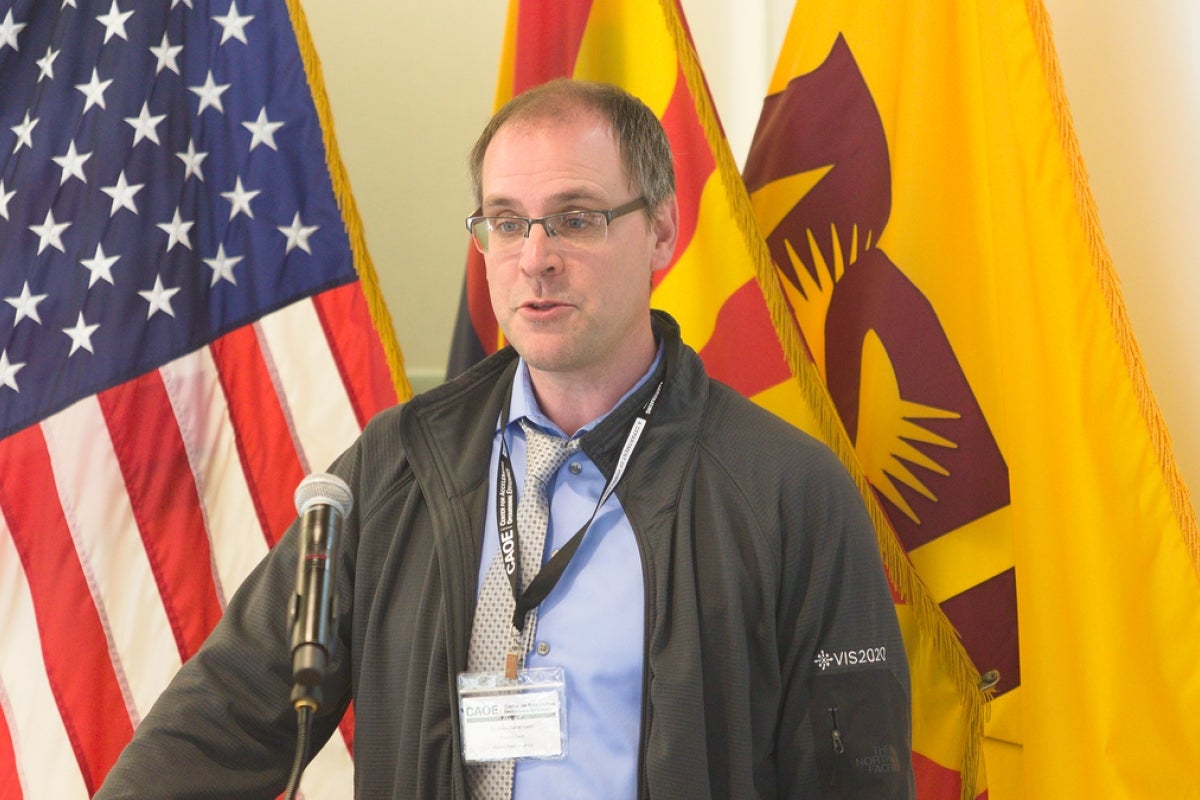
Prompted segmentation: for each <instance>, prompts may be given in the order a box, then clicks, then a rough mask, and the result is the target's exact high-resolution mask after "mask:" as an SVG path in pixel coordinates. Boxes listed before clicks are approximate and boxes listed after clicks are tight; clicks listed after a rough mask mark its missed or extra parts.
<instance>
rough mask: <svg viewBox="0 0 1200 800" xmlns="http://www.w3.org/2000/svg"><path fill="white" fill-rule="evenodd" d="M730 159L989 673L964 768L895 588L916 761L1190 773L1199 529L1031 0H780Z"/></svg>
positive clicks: (1180, 786)
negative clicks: (786, 6) (763, 82)
mask: <svg viewBox="0 0 1200 800" xmlns="http://www.w3.org/2000/svg"><path fill="white" fill-rule="evenodd" d="M745 179H746V183H747V187H748V189H749V191H750V193H751V197H752V199H753V205H754V208H755V212H756V214H757V217H758V219H759V223H760V225H761V227H762V231H763V235H764V236H765V237H766V239H767V242H768V245H769V248H770V252H771V257H772V260H773V262H774V264H775V266H776V276H775V281H774V282H773V283H772V282H765V283H764V290H765V293H766V295H767V297H768V302H769V303H770V305H771V306H772V308H773V310H775V311H776V312H777V318H778V317H783V316H787V317H791V318H792V319H794V320H795V323H796V324H797V325H798V326H799V328H800V330H801V331H802V333H803V339H804V342H805V343H806V344H807V350H808V352H809V353H811V355H812V358H813V361H814V362H815V367H816V370H817V371H818V372H819V374H820V376H821V378H822V380H823V381H824V382H825V384H826V386H827V387H828V391H829V396H830V399H831V401H832V403H833V406H834V407H835V409H836V412H837V416H838V420H839V422H840V425H841V426H842V427H843V428H844V429H845V431H846V434H847V436H848V437H849V440H850V441H851V442H852V445H853V452H854V456H855V458H856V459H857V461H858V462H859V464H861V467H862V470H863V474H864V475H865V476H866V477H867V479H868V481H869V483H870V489H869V494H868V496H869V497H870V498H873V499H874V502H875V503H876V504H877V506H878V508H880V509H881V510H882V511H883V512H884V515H885V520H884V524H885V525H886V526H887V527H889V528H890V529H891V530H892V531H894V532H895V535H896V537H897V539H898V541H899V542H900V544H901V545H902V547H903V549H904V551H905V554H906V556H907V559H908V560H909V561H910V562H911V564H912V566H913V567H914V568H915V570H916V573H917V574H918V575H919V578H920V582H921V584H922V585H923V586H924V587H926V588H927V590H928V592H929V594H930V596H931V597H932V599H934V600H935V601H936V603H937V607H938V609H939V611H940V612H941V613H942V614H944V617H945V619H946V620H947V621H948V622H949V623H950V625H952V626H953V632H952V634H951V636H952V637H954V638H955V639H956V640H957V641H960V642H961V645H962V647H963V649H964V650H965V653H966V655H967V656H968V657H969V659H970V663H971V664H972V665H973V667H974V671H976V672H977V673H979V674H980V675H981V677H982V679H983V681H984V685H985V686H987V687H988V692H989V697H990V701H989V704H988V705H989V708H988V715H989V716H988V721H987V725H986V728H985V731H986V738H985V739H984V741H983V752H984V754H985V763H986V782H985V781H984V780H983V774H984V772H983V770H982V769H981V768H980V767H981V765H978V764H976V763H974V758H973V756H972V754H973V753H975V751H976V750H977V749H978V744H977V743H976V741H975V740H976V737H977V735H978V733H977V731H975V730H971V729H970V728H962V727H961V726H959V727H956V726H954V725H953V724H951V723H952V722H953V719H954V716H955V714H954V707H953V701H952V699H951V698H950V696H949V695H942V699H936V698H937V697H938V696H939V694H938V691H939V690H938V689H937V686H938V681H937V680H936V679H931V677H930V676H929V675H927V674H925V671H924V666H925V662H924V660H923V658H922V657H921V650H920V648H916V649H914V648H913V647H912V646H911V645H912V642H913V640H910V639H908V638H907V629H908V626H909V625H911V624H912V622H913V621H914V619H915V618H916V617H919V616H920V610H919V609H917V610H916V613H915V614H914V613H912V612H913V609H910V608H908V607H907V606H901V619H902V622H903V623H904V624H905V626H906V642H909V644H910V660H911V661H912V663H913V690H914V746H915V748H916V749H917V751H918V754H917V755H916V756H914V762H915V763H916V765H917V771H918V780H919V782H920V783H924V784H925V785H929V784H930V783H931V782H935V781H944V782H945V784H946V785H947V786H950V785H951V784H952V783H953V782H954V772H955V771H956V770H957V769H959V768H960V767H959V765H960V764H961V765H962V768H963V769H964V770H971V769H976V770H978V772H977V774H978V775H979V779H978V780H976V781H975V783H974V786H973V787H972V785H971V783H972V781H971V780H969V779H968V780H963V781H962V787H961V789H962V794H963V796H964V797H969V796H972V794H973V793H974V792H978V791H982V790H983V787H984V785H985V783H986V787H987V794H988V796H989V797H990V798H992V800H1009V798H1013V799H1016V798H1021V800H1024V799H1025V798H1035V799H1038V798H1047V799H1049V798H1063V797H1088V798H1130V797H1137V798H1168V797H1170V798H1175V797H1189V796H1200V793H1198V790H1197V786H1200V783H1198V782H1197V780H1196V778H1195V774H1194V769H1193V767H1192V762H1194V760H1195V757H1196V755H1197V754H1200V726H1197V725H1196V724H1195V710H1196V709H1197V708H1200V670H1197V668H1196V665H1197V663H1200V579H1198V577H1197V574H1198V573H1197V568H1198V565H1200V558H1198V554H1200V537H1198V536H1197V526H1196V521H1195V516H1194V513H1193V510H1192V507H1191V504H1190V500H1189V499H1188V494H1187V491H1186V489H1185V488H1184V486H1183V484H1182V481H1181V480H1180V477H1179V474H1178V470H1177V469H1176V466H1175V463H1174V458H1173V456H1172V454H1171V451H1170V447H1169V444H1168V439H1167V435H1166V431H1165V429H1164V427H1163V422H1162V420H1161V418H1160V415H1159V413H1158V409H1157V407H1156V405H1155V403H1154V399H1153V396H1152V395H1151V393H1150V391H1149V388H1148V386H1147V385H1146V378H1145V374H1144V370H1143V367H1142V364H1141V361H1140V358H1139V356H1138V352H1137V345H1136V342H1135V341H1134V339H1133V334H1132V331H1131V330H1130V328H1129V323H1128V320H1127V319H1126V317H1125V312H1124V307H1123V303H1122V300H1121V296H1120V293H1119V291H1118V289H1117V287H1116V281H1115V277H1114V273H1113V270H1112V265H1111V263H1110V260H1109V256H1108V253H1107V251H1106V249H1105V247H1104V243H1103V237H1102V236H1101V233H1100V230H1099V226H1098V223H1097V218H1096V212H1095V208H1094V205H1093V202H1092V199H1091V195H1090V192H1089V189H1088V186H1087V181H1086V176H1085V175H1084V172H1083V168H1082V163H1081V160H1080V157H1079V153H1078V149H1077V145H1076V142H1075V137H1074V133H1073V130H1072V126H1071V120H1070V116H1069V113H1068V109H1067V106H1066V100H1065V95H1064V93H1063V89H1062V85H1061V78H1060V76H1059V73H1058V66H1057V61H1056V58H1055V53H1054V47H1053V42H1052V40H1051V36H1050V32H1049V26H1048V19H1047V16H1046V12H1045V9H1044V8H1043V6H1042V3H1041V2H1040V0H970V1H969V2H955V3H930V2H924V1H922V0H908V1H907V2H905V1H904V0H901V1H900V2H896V0H888V1H887V2H884V1H883V0H879V1H878V2H873V1H872V0H853V2H851V1H850V0H840V1H839V0H835V1H834V2H828V0H826V1H825V2H819V3H818V2H803V1H802V2H799V3H797V5H796V8H795V11H794V15H793V17H792V22H791V25H790V27H789V30H788V32H787V36H786V39H785V42H784V45H783V49H782V52H781V54H780V57H779V62H778V65H777V68H776V71H775V75H774V77H773V79H772V81H771V85H770V88H769V90H768V93H767V97H766V100H765V102H764V105H763V112H762V116H761V118H760V121H759V126H758V130H757V132H756V135H755V139H754V143H753V145H752V147H751V152H750V155H749V157H748V159H747V163H746V168H745ZM781 311H782V312H783V313H780V312H781ZM931 700H932V702H930V701H931ZM943 723H946V724H943ZM964 776H965V772H964ZM922 796H925V795H922Z"/></svg>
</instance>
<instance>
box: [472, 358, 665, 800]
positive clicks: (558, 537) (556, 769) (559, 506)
mask: <svg viewBox="0 0 1200 800" xmlns="http://www.w3.org/2000/svg"><path fill="white" fill-rule="evenodd" d="M661 360H662V347H661V346H660V347H659V352H658V355H657V356H656V357H655V359H654V363H653V364H652V365H651V366H650V369H649V370H647V372H646V374H645V375H643V376H642V378H641V379H640V380H639V381H638V382H637V385H635V386H634V387H633V388H632V389H630V390H629V392H627V393H626V395H625V396H624V397H622V398H621V400H620V401H618V402H617V405H620V403H621V402H623V401H624V400H625V399H626V398H627V397H629V395H631V394H633V392H635V391H636V390H637V389H638V388H639V387H640V386H642V384H644V383H645V382H646V381H647V380H649V379H650V376H651V375H653V374H654V371H655V370H656V369H657V368H658V364H659V362H660V361H661ZM615 407H616V406H614V408H615ZM605 416H607V413H606V414H605V415H604V416H601V417H599V418H597V419H595V420H592V421H591V422H590V423H588V424H587V425H585V426H584V427H583V428H582V429H581V430H580V431H579V432H578V433H577V434H576V436H577V437H578V436H582V435H583V434H584V433H586V432H587V431H589V430H591V429H592V428H594V427H595V426H596V425H597V424H599V423H600V421H601V420H603V419H604V417H605ZM522 417H526V418H528V419H529V420H530V421H531V422H533V423H534V424H536V425H537V426H538V427H540V428H542V429H543V430H545V431H547V432H549V433H555V434H557V435H559V436H563V437H564V438H566V436H565V434H564V433H563V431H561V430H559V428H558V427H557V426H556V425H555V424H554V423H553V422H551V421H550V420H549V419H548V418H547V417H546V416H545V415H544V414H543V413H542V411H541V409H539V408H538V405H537V400H536V398H535V397H534V394H533V386H532V384H531V383H530V380H529V369H528V367H526V365H525V361H524V359H522V360H521V361H520V362H519V363H518V364H517V373H516V377H515V379H514V381H513V389H512V401H511V404H510V407H509V413H508V420H509V422H508V424H507V426H506V428H505V430H504V431H503V433H504V435H505V436H506V437H507V442H506V443H507V446H508V452H509V457H510V458H511V459H512V468H513V473H514V477H515V479H516V482H517V497H518V498H519V497H520V492H521V487H522V484H523V482H524V475H525V435H524V432H523V431H522V430H521V426H520V424H519V420H520V419H521V418H522ZM653 424H654V422H653V418H651V421H650V425H653ZM500 434H501V431H500V429H499V420H497V428H496V436H495V441H494V442H493V444H492V460H491V471H490V478H489V482H490V486H491V488H490V491H489V492H488V510H487V517H486V525H485V528H484V536H483V553H482V556H481V560H480V568H479V586H478V587H476V592H477V594H478V590H479V588H482V586H483V578H484V576H485V575H486V574H487V567H488V565H489V564H491V562H492V558H493V557H494V556H495V553H496V550H497V548H498V547H499V533H498V531H497V528H496V486H495V484H496V464H497V463H498V460H499V457H500ZM633 458H635V459H636V458H637V451H636V450H635V451H634V455H633ZM604 486H605V479H604V475H603V474H601V472H600V470H599V468H597V467H596V465H595V464H593V463H592V461H591V459H589V458H588V457H587V455H586V454H584V453H583V452H582V451H580V452H578V453H576V454H575V455H573V456H571V457H570V458H569V459H568V460H567V462H566V463H565V464H564V465H563V466H562V467H560V468H559V470H558V472H557V474H556V475H555V476H554V478H553V479H552V481H551V483H550V486H549V489H548V491H549V492H550V524H549V528H548V529H547V532H546V552H545V558H547V559H548V558H549V557H550V554H551V553H553V552H554V551H555V550H557V549H558V548H560V547H562V546H563V545H565V544H566V543H567V542H568V541H569V540H570V539H571V537H572V536H574V535H575V532H576V531H578V530H579V528H580V527H582V526H583V524H584V523H585V522H587V520H588V517H590V516H591V515H592V511H593V509H595V507H596V502H597V501H598V500H599V499H600V495H601V494H602V493H603V492H604ZM645 614H646V611H645V586H644V584H643V575H642V560H641V553H640V551H639V550H638V545H637V541H636V539H635V538H634V534H633V528H631V527H630V525H629V520H628V519H627V518H626V516H625V512H624V510H623V509H622V508H621V503H620V501H619V500H617V496H616V494H615V493H614V494H612V495H610V496H609V498H608V499H607V500H606V501H605V503H604V505H603V506H602V507H601V508H600V510H599V512H598V513H597V514H596V519H595V520H594V521H593V522H592V524H591V527H589V528H588V531H587V533H586V534H585V535H584V537H583V541H582V543H581V544H580V547H579V550H578V551H576V553H575V557H574V558H572V559H571V563H570V564H569V565H568V566H567V569H566V571H565V572H564V573H563V575H562V578H561V579H560V580H559V582H558V584H557V585H556V586H555V587H554V591H552V592H551V593H550V596H549V597H547V598H546V600H545V601H544V602H543V603H542V604H541V606H539V607H538V620H537V637H536V639H535V640H534V641H535V644H534V649H533V652H531V653H530V654H529V655H528V657H527V658H526V661H525V666H526V667H527V668H532V667H548V666H559V667H562V668H563V670H564V672H565V673H566V680H567V757H566V758H565V759H562V760H556V761H541V760H526V761H518V762H517V764H516V770H515V774H514V779H513V797H514V798H517V800H520V798H534V797H536V798H542V797H555V798H600V797H603V798H622V797H629V798H632V797H636V796H637V765H638V745H639V740H640V736H641V721H642V672H643V663H642V655H643V640H644V631H645Z"/></svg>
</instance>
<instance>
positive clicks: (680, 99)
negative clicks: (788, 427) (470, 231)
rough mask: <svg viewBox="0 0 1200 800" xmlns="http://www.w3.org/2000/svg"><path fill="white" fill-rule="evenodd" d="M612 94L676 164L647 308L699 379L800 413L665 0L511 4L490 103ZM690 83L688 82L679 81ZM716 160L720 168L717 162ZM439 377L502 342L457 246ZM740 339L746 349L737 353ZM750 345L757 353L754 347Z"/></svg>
mask: <svg viewBox="0 0 1200 800" xmlns="http://www.w3.org/2000/svg"><path fill="white" fill-rule="evenodd" d="M563 76H568V77H576V78H584V79H591V80H603V81H608V82H610V83H615V84H618V85H620V86H623V87H624V88H625V89H627V90H628V91H630V92H632V93H633V94H635V95H637V96H638V97H640V98H641V99H642V100H643V101H644V102H645V103H646V104H647V105H649V106H650V108H652V109H654V111H655V112H656V113H657V114H658V115H659V118H660V119H662V121H663V125H664V127H665V128H666V130H667V135H668V136H669V137H670V140H671V145H672V149H673V150H674V153H675V156H676V161H677V173H678V178H679V185H678V187H677V188H678V198H679V204H680V241H679V245H678V246H677V248H676V251H675V260H674V262H673V263H672V264H671V266H670V267H668V268H667V269H665V270H661V271H660V272H659V273H657V274H656V277H655V281H656V284H655V287H656V288H655V292H654V296H653V300H652V302H653V303H654V305H655V306H656V307H659V308H663V309H666V310H667V311H669V312H670V313H671V314H673V315H674V316H675V318H676V319H677V320H678V321H679V323H680V325H681V327H682V329H683V336H684V339H685V340H687V341H688V343H689V344H691V345H692V346H693V347H695V348H696V350H697V351H699V352H700V354H701V356H702V357H703V358H704V360H705V364H706V366H707V367H708V369H709V371H710V372H711V373H713V374H714V375H715V376H716V377H718V378H720V379H721V380H724V381H726V382H727V383H730V384H731V385H733V386H734V387H735V388H737V389H739V390H740V391H741V392H742V393H743V394H746V395H749V396H752V397H756V398H757V399H759V400H760V402H763V403H764V404H767V405H770V406H772V407H773V408H774V409H776V410H779V409H792V411H791V412H790V413H792V415H793V418H794V415H795V411H794V409H798V408H803V407H804V403H803V402H801V401H800V400H799V390H798V388H797V387H796V385H795V382H794V381H792V380H791V373H790V372H789V369H788V365H787V362H786V361H785V360H784V357H783V351H782V350H781V348H780V345H779V343H778V340H777V337H776V335H775V333H774V331H773V328H772V324H771V320H770V318H769V317H768V315H767V308H766V305H765V303H764V302H763V298H762V293H761V292H760V291H759V289H758V286H757V282H756V280H755V272H754V269H753V267H752V261H751V258H750V256H749V249H748V248H749V245H748V243H747V242H748V239H751V238H752V239H754V240H757V239H758V238H759V237H758V234H757V231H756V228H755V223H754V220H753V216H752V214H751V213H750V212H749V210H748V207H747V208H746V210H745V213H744V214H743V217H742V219H741V220H740V223H741V224H740V225H735V224H733V222H732V217H733V213H734V212H733V208H732V204H731V199H730V196H729V195H730V192H733V193H735V195H736V194H739V193H740V194H741V195H743V196H744V189H743V187H742V183H741V179H740V176H739V175H738V174H737V170H736V168H734V167H733V162H732V159H731V157H730V156H729V155H728V152H727V151H728V147H727V145H726V144H725V140H724V136H723V134H722V133H721V131H720V127H719V123H718V122H717V120H716V115H715V113H714V112H713V110H712V103H711V100H710V99H709V97H708V92H707V88H706V87H705V86H704V81H703V77H702V75H701V74H700V67H699V65H698V63H697V62H696V57H695V53H694V50H693V48H692V44H691V38H690V34H689V33H688V31H687V29H686V23H685V22H684V20H683V14H682V12H681V11H680V9H679V7H678V4H677V2H674V0H662V1H661V2H660V0H568V1H567V2H555V3H533V2H521V1H520V0H512V2H510V4H509V11H508V21H507V26H506V30H505V39H504V45H503V50H502V54H501V64H500V71H499V81H498V87H497V92H496V107H497V108H499V107H500V106H501V105H503V104H504V103H505V102H506V101H507V100H508V99H509V98H511V97H513V96H514V95H516V94H520V93H521V92H522V91H524V90H525V89H527V88H529V87H531V86H535V85H537V84H539V83H543V82H545V81H547V80H550V79H552V78H556V77H563ZM689 78H690V80H689ZM720 159H725V160H726V164H725V167H726V168H725V169H724V170H722V169H719V168H718V161H719V160H720ZM467 262H468V263H467V272H466V278H465V281H464V288H463V297H462V302H461V304H460V307H459V318H458V324H457V326H456V330H455V333H454V341H453V343H452V347H451V355H450V365H449V370H448V372H449V373H450V374H451V375H455V374H457V373H459V372H461V371H462V370H464V369H466V368H467V367H469V366H470V365H471V364H473V363H474V362H475V361H478V360H479V359H480V358H482V357H483V356H485V355H487V354H490V353H493V352H495V351H496V350H497V349H498V348H499V347H500V346H501V344H502V342H501V338H502V337H501V334H500V332H499V330H498V328H497V326H496V320H495V317H494V316H493V315H492V310H491V306H490V304H489V301H488V294H487V286H486V282H485V278H484V270H483V259H482V257H480V256H479V254H478V253H477V252H476V251H475V248H473V247H469V248H468V259H467ZM747 342H753V343H755V346H753V347H747V346H746V345H747ZM760 344H761V346H758V345H760Z"/></svg>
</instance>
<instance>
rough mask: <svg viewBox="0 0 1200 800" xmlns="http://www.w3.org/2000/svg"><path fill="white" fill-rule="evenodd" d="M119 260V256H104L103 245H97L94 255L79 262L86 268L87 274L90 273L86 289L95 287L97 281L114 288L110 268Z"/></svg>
mask: <svg viewBox="0 0 1200 800" xmlns="http://www.w3.org/2000/svg"><path fill="white" fill-rule="evenodd" d="M119 258H120V256H106V255H104V245H102V244H99V243H97V244H96V255H94V256H93V257H91V258H85V259H83V260H82V261H80V262H79V263H80V264H83V266H85V267H87V270H88V272H90V273H91V274H90V275H89V276H88V288H89V289H90V288H92V287H93V286H95V285H96V281H98V280H104V281H107V282H108V283H109V285H112V286H115V285H116V284H114V283H113V274H112V266H113V264H115V263H117V259H119Z"/></svg>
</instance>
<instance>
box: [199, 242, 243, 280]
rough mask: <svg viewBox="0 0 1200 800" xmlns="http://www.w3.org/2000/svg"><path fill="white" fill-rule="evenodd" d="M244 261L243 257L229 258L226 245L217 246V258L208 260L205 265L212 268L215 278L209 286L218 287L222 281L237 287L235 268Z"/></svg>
mask: <svg viewBox="0 0 1200 800" xmlns="http://www.w3.org/2000/svg"><path fill="white" fill-rule="evenodd" d="M241 260H242V256H227V255H225V245H223V244H219V245H217V257H216V258H206V259H204V263H205V264H208V265H209V266H210V267H212V270H213V276H212V283H210V284H209V286H216V285H217V282H218V281H220V280H226V281H229V282H230V283H232V284H233V285H234V286H237V281H236V280H234V278H233V268H234V267H236V266H237V264H238V262H239V261H241Z"/></svg>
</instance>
